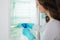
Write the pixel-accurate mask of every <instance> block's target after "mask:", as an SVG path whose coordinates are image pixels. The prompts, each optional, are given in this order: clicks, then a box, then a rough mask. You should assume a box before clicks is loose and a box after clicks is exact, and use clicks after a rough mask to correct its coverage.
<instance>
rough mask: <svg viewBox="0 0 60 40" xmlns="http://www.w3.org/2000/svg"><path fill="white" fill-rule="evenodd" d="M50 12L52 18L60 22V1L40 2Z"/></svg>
mask: <svg viewBox="0 0 60 40" xmlns="http://www.w3.org/2000/svg"><path fill="white" fill-rule="evenodd" d="M38 2H39V3H40V4H41V5H42V6H43V7H44V8H45V9H46V10H48V11H49V12H50V15H51V17H53V18H54V19H56V20H59V21H60V0H38Z"/></svg>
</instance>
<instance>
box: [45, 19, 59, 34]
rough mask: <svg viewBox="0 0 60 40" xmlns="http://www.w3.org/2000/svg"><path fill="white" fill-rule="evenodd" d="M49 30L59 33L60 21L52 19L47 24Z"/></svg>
mask: <svg viewBox="0 0 60 40" xmlns="http://www.w3.org/2000/svg"><path fill="white" fill-rule="evenodd" d="M46 28H47V30H49V31H51V32H56V33H58V32H59V31H60V21H57V20H55V19H52V20H50V22H49V23H48V24H47V25H46Z"/></svg>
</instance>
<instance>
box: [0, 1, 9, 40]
mask: <svg viewBox="0 0 60 40" xmlns="http://www.w3.org/2000/svg"><path fill="white" fill-rule="evenodd" d="M8 14H9V0H0V40H9V22H8V20H9V15H8Z"/></svg>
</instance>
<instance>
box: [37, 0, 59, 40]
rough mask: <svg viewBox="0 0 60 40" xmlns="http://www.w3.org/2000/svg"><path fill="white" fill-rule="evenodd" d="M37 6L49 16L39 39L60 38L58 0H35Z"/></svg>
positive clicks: (55, 39)
mask: <svg viewBox="0 0 60 40" xmlns="http://www.w3.org/2000/svg"><path fill="white" fill-rule="evenodd" d="M37 7H38V8H39V9H40V11H41V12H44V13H46V15H47V16H48V17H49V22H48V23H47V25H46V27H45V29H44V31H43V37H41V40H60V0H37Z"/></svg>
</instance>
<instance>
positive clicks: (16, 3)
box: [10, 0, 46, 40]
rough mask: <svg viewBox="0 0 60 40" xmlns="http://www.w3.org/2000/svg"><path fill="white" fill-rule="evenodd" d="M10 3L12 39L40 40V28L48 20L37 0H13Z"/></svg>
mask: <svg viewBox="0 0 60 40" xmlns="http://www.w3.org/2000/svg"><path fill="white" fill-rule="evenodd" d="M10 4H11V8H10V38H11V40H40V29H42V27H43V26H44V25H45V24H46V22H45V15H43V14H41V12H40V11H39V9H38V8H37V7H36V0H11V1H10ZM41 35H42V34H41Z"/></svg>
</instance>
